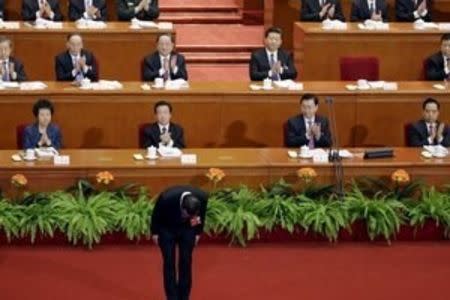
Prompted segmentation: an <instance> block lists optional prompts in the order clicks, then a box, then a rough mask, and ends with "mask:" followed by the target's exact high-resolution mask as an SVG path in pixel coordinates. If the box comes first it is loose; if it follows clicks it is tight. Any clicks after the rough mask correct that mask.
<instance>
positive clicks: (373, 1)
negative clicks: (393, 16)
mask: <svg viewBox="0 0 450 300" xmlns="http://www.w3.org/2000/svg"><path fill="white" fill-rule="evenodd" d="M350 20H351V21H352V22H364V21H366V20H374V21H383V22H388V6H387V4H386V2H385V0H353V2H352V9H351V17H350Z"/></svg>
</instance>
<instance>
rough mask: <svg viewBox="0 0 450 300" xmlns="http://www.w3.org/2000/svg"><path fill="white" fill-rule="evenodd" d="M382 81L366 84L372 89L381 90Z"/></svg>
mask: <svg viewBox="0 0 450 300" xmlns="http://www.w3.org/2000/svg"><path fill="white" fill-rule="evenodd" d="M384 83H385V82H384V81H368V82H367V84H368V85H369V86H370V88H372V89H382V88H383V86H384Z"/></svg>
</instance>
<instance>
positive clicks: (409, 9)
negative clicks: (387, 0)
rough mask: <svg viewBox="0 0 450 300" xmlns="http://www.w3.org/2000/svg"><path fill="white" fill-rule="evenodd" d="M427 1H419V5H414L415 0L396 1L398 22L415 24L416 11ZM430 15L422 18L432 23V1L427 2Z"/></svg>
mask: <svg viewBox="0 0 450 300" xmlns="http://www.w3.org/2000/svg"><path fill="white" fill-rule="evenodd" d="M423 1H425V0H418V1H417V5H414V0H396V1H395V16H396V17H397V21H398V22H414V21H415V20H416V18H415V17H414V11H415V10H416V9H417V7H418V6H419V5H420V4H421V3H422V2H423ZM427 10H428V13H427V14H426V15H425V17H420V16H419V19H422V20H424V21H426V22H431V1H427Z"/></svg>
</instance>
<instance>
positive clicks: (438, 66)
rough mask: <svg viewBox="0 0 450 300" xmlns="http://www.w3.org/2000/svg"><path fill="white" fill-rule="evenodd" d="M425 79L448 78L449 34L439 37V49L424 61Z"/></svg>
mask: <svg viewBox="0 0 450 300" xmlns="http://www.w3.org/2000/svg"><path fill="white" fill-rule="evenodd" d="M425 77H426V79H427V80H435V81H438V80H448V79H449V77H450V34H448V33H447V34H444V35H442V37H441V49H440V51H438V52H436V53H435V54H433V55H431V56H430V57H429V58H428V59H427V60H426V61H425Z"/></svg>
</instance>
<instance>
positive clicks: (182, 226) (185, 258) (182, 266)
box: [151, 186, 208, 300]
mask: <svg viewBox="0 0 450 300" xmlns="http://www.w3.org/2000/svg"><path fill="white" fill-rule="evenodd" d="M207 205H208V194H206V193H205V192H203V191H202V190H200V189H197V188H194V187H191V186H174V187H170V188H168V189H167V190H165V191H164V192H162V193H161V194H160V195H159V197H158V199H157V200H156V204H155V208H154V209H153V214H152V221H151V222H152V224H151V233H152V238H153V241H154V242H155V244H157V245H159V247H160V249H161V254H162V258H163V273H164V290H165V293H166V298H167V300H188V299H189V294H190V291H191V286H192V252H193V250H194V247H195V246H196V245H197V244H198V241H199V239H200V235H201V234H202V233H203V226H204V224H205V215H206V208H207ZM177 245H178V249H179V251H178V280H177V271H176V267H175V257H176V255H175V253H176V247H177Z"/></svg>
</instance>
